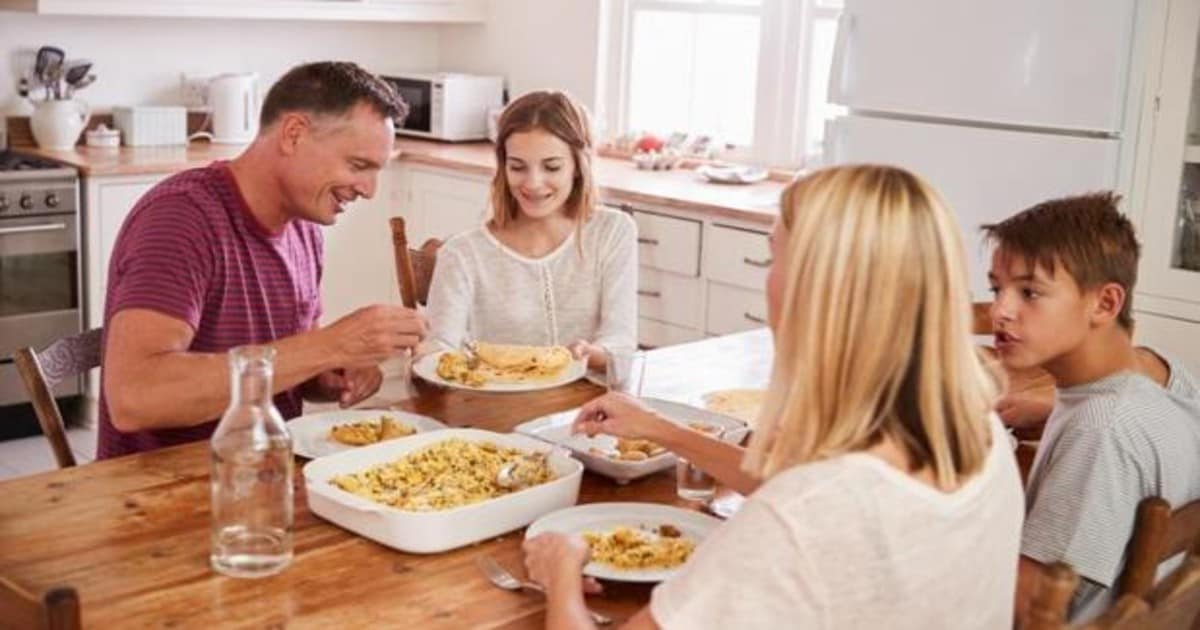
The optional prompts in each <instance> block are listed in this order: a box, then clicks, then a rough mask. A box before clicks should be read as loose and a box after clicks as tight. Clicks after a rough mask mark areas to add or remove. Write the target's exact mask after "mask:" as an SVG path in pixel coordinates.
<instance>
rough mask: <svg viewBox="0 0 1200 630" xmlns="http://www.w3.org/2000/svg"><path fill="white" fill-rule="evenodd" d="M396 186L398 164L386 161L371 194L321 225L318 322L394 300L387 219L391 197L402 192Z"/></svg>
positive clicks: (396, 288)
mask: <svg viewBox="0 0 1200 630" xmlns="http://www.w3.org/2000/svg"><path fill="white" fill-rule="evenodd" d="M401 187H402V181H401V173H400V170H399V168H398V167H397V166H395V165H391V166H388V167H387V168H385V169H384V170H383V172H382V173H380V175H379V187H378V189H377V190H376V193H375V198H374V199H362V200H359V201H356V202H354V203H353V204H352V205H350V206H349V207H347V208H346V211H345V212H343V213H342V214H341V215H339V216H338V220H337V223H336V224H334V225H333V226H330V227H324V228H322V234H323V235H324V236H325V258H324V261H325V264H324V271H323V273H322V276H321V308H322V315H321V323H322V324H328V323H330V322H333V321H334V320H336V319H338V318H339V317H341V316H343V315H346V314H347V313H350V312H352V311H354V310H355V309H357V308H359V307H362V306H367V305H368V304H387V303H392V304H399V303H400V289H399V284H398V283H397V280H396V262H395V254H394V248H393V246H392V231H391V227H390V226H389V224H388V219H389V218H391V217H392V216H394V215H395V214H396V212H395V211H394V206H395V204H394V203H393V199H395V198H396V196H397V195H399V194H402V192H401V191H402V188H401Z"/></svg>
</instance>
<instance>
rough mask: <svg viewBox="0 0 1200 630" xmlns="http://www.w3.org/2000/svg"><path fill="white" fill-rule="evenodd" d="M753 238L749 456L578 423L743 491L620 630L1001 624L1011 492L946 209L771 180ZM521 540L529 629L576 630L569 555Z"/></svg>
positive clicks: (673, 434)
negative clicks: (540, 621) (762, 288)
mask: <svg viewBox="0 0 1200 630" xmlns="http://www.w3.org/2000/svg"><path fill="white" fill-rule="evenodd" d="M771 248H772V256H773V260H774V263H773V265H772V267H771V269H770V272H769V274H768V277H767V303H768V313H769V320H770V326H771V330H772V331H773V334H774V340H775V360H774V365H773V369H772V374H771V383H770V386H769V389H768V392H767V399H766V403H765V405H764V408H763V411H762V414H761V416H760V418H759V421H758V426H759V427H760V430H759V431H756V432H755V434H754V436H753V438H752V439H751V442H750V446H749V449H748V450H746V451H745V452H743V451H742V449H740V448H739V447H736V446H731V445H723V444H721V443H719V442H718V441H716V440H712V439H710V438H707V437H705V436H703V435H702V434H700V433H699V432H696V431H692V430H690V429H686V428H681V427H678V426H677V425H675V424H673V423H671V422H670V421H668V420H667V419H665V418H662V417H661V416H658V415H656V414H655V412H654V411H652V410H650V409H647V408H646V407H644V406H642V405H641V404H639V403H638V402H637V401H636V400H634V399H631V398H627V397H624V396H621V395H617V394H608V395H606V396H604V397H602V398H599V399H597V400H595V401H593V402H592V403H589V404H588V405H586V406H585V407H584V408H583V409H582V410H581V412H580V415H579V418H578V420H577V421H576V427H577V429H579V430H582V431H586V432H588V433H597V432H604V433H610V434H613V435H618V436H626V437H645V438H649V439H653V440H657V441H659V442H660V443H662V444H663V445H664V446H666V447H667V448H669V449H671V450H673V451H675V452H678V453H680V454H681V455H683V456H685V457H688V458H689V459H691V460H692V461H694V462H698V463H700V464H701V465H702V466H704V467H705V468H707V469H708V470H709V472H711V473H713V474H714V475H715V476H717V478H718V479H719V480H721V481H722V482H723V483H725V484H726V485H729V486H731V487H733V488H735V489H738V490H740V491H742V492H744V493H747V494H750V495H751V496H750V497H749V499H748V500H747V501H746V503H745V505H744V506H743V507H742V509H741V510H740V511H739V512H738V514H737V515H736V516H735V517H734V518H732V519H731V520H730V521H729V522H727V523H725V524H724V525H723V526H722V527H721V528H720V529H718V530H717V531H716V532H714V533H713V534H712V535H711V536H710V537H709V538H708V539H707V540H705V541H704V542H703V543H702V544H701V545H700V546H699V547H698V548H697V550H696V551H695V553H694V555H693V556H692V558H691V559H690V560H689V561H688V563H687V564H686V565H685V566H684V568H683V569H682V571H681V572H680V573H679V574H678V575H677V576H676V577H674V578H673V579H671V580H668V581H667V582H664V583H663V584H661V585H659V586H658V587H657V588H655V590H654V592H653V595H652V597H651V601H650V604H649V606H647V607H646V608H644V609H643V610H642V611H641V612H639V613H638V614H637V615H636V616H634V617H633V618H632V619H630V620H629V621H628V623H627V624H626V627H628V628H658V627H662V628H779V627H803V628H893V629H895V628H921V629H924V628H959V629H963V628H980V629H983V628H989V629H990V628H1005V629H1007V628H1010V627H1011V626H1012V597H1013V589H1014V585H1015V580H1016V558H1017V547H1018V542H1019V538H1020V533H1021V517H1022V511H1023V505H1022V497H1021V486H1020V481H1019V477H1018V474H1017V468H1016V462H1015V460H1014V458H1013V454H1012V451H1011V449H1010V447H1009V441H1008V438H1007V435H1006V434H1005V432H1004V429H1003V427H1002V426H1001V424H1000V421H999V419H998V418H997V417H996V416H995V415H994V414H992V413H991V411H990V410H991V408H992V404H993V402H994V401H995V397H996V384H995V383H994V381H993V377H992V376H991V374H990V373H989V372H988V370H987V369H985V367H984V365H983V364H982V363H981V361H980V359H979V357H978V355H977V354H976V352H975V349H974V345H973V343H972V339H971V334H970V298H969V295H968V292H967V288H966V273H965V269H966V264H965V262H964V257H963V252H962V244H961V241H960V238H959V231H958V228H957V226H956V225H955V222H954V220H953V218H952V217H951V214H950V212H949V211H948V210H947V209H946V207H945V205H944V203H943V202H942V200H941V198H940V197H939V196H938V195H937V193H936V192H934V191H933V190H932V189H931V188H930V187H929V185H928V184H926V183H925V182H924V181H922V180H920V179H919V178H917V177H916V176H914V175H912V174H911V173H908V172H906V171H903V170H900V169H896V168H891V167H885V166H852V167H840V168H833V169H828V170H823V171H818V172H816V173H813V174H811V175H809V176H807V177H805V178H803V179H801V180H798V181H796V182H794V183H793V184H792V185H790V186H789V187H788V188H787V190H785V191H784V193H783V199H782V203H781V215H780V219H779V221H777V222H776V225H775V228H774V230H773V232H772V234H771ZM525 551H526V559H525V563H526V566H527V567H528V569H529V573H530V576H531V577H532V578H533V579H534V580H536V581H538V582H540V583H541V584H543V585H545V587H546V589H547V593H548V597H549V609H548V613H547V626H548V627H550V628H580V627H590V623H591V622H590V621H589V620H588V617H587V613H586V610H585V608H584V604H583V596H582V594H581V593H582V590H581V589H582V587H583V583H582V581H581V577H580V570H581V568H582V567H583V565H584V564H585V563H586V561H587V557H588V549H587V546H586V545H585V544H584V543H583V542H581V541H579V540H576V539H573V538H568V537H565V536H562V535H557V534H548V535H543V536H539V537H537V538H534V539H532V540H529V541H527V542H526V543H525Z"/></svg>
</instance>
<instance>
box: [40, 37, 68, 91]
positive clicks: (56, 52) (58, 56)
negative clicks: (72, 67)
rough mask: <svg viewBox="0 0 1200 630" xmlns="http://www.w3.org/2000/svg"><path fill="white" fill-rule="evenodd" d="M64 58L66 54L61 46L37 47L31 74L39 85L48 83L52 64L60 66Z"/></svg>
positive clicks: (47, 84)
mask: <svg viewBox="0 0 1200 630" xmlns="http://www.w3.org/2000/svg"><path fill="white" fill-rule="evenodd" d="M64 58H66V55H65V54H64V53H63V51H62V49H61V48H57V47H55V46H42V47H41V48H39V49H38V51H37V56H36V57H35V58H34V62H33V74H34V77H35V78H37V80H38V82H39V84H40V85H42V86H49V85H50V78H49V77H50V69H51V68H52V67H54V66H61V65H62V62H63V59H64Z"/></svg>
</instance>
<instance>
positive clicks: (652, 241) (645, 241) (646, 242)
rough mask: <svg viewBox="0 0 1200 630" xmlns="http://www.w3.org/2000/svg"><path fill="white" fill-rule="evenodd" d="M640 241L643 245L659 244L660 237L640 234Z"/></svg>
mask: <svg viewBox="0 0 1200 630" xmlns="http://www.w3.org/2000/svg"><path fill="white" fill-rule="evenodd" d="M638 242H639V243H641V244H642V245H658V239H656V238H646V237H644V236H639V237H638Z"/></svg>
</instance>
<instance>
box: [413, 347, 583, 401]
mask: <svg viewBox="0 0 1200 630" xmlns="http://www.w3.org/2000/svg"><path fill="white" fill-rule="evenodd" d="M474 348H475V355H476V356H475V357H474V358H471V357H468V356H467V355H466V354H464V353H463V352H462V351H461V350H443V351H440V352H431V353H429V354H426V355H424V356H422V357H421V358H419V359H417V360H416V362H415V363H413V373H414V374H416V375H417V376H419V377H421V378H422V379H425V380H426V381H429V382H431V383H436V384H438V385H443V386H446V387H455V388H458V389H470V390H475V391H486V392H530V391H537V390H541V389H550V388H553V387H558V386H560V385H565V384H567V383H570V382H572V381H575V380H578V379H579V378H581V377H582V376H583V375H584V373H585V372H586V371H587V363H586V362H585V361H583V360H581V359H576V358H575V357H573V356H571V351H570V350H568V349H567V348H566V347H565V346H521V345H513V344H498V343H485V342H482V341H480V342H478V343H476V344H475V345H474Z"/></svg>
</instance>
